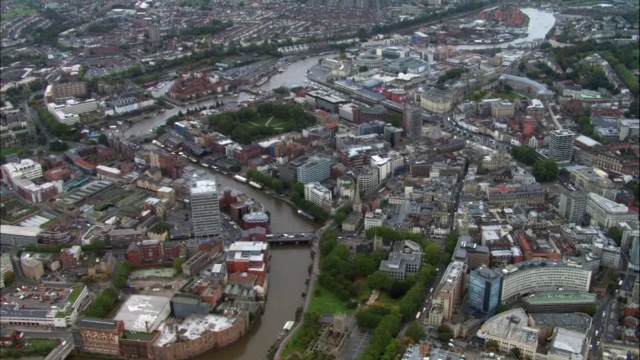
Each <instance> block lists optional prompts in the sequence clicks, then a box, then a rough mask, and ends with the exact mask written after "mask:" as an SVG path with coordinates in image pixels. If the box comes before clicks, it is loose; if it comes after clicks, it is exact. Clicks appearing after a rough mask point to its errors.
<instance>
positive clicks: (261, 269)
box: [226, 241, 270, 285]
mask: <svg viewBox="0 0 640 360" xmlns="http://www.w3.org/2000/svg"><path fill="white" fill-rule="evenodd" d="M269 256H270V255H269V244H268V243H266V242H257V241H236V242H234V243H233V244H231V245H230V246H229V248H228V249H227V252H226V265H227V272H228V273H229V274H233V273H248V274H254V275H256V276H257V277H258V279H257V280H258V284H259V285H263V284H264V281H265V279H266V275H267V268H268V267H269Z"/></svg>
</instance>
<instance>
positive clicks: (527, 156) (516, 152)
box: [511, 146, 538, 165]
mask: <svg viewBox="0 0 640 360" xmlns="http://www.w3.org/2000/svg"><path fill="white" fill-rule="evenodd" d="M511 155H513V158H514V159H516V160H517V161H520V162H521V163H523V164H525V165H533V164H535V162H536V159H537V157H538V155H537V154H536V149H534V148H530V147H522V146H514V147H513V148H512V149H511Z"/></svg>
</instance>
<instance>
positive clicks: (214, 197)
mask: <svg viewBox="0 0 640 360" xmlns="http://www.w3.org/2000/svg"><path fill="white" fill-rule="evenodd" d="M189 191H190V194H191V198H190V202H191V225H192V227H193V236H194V237H196V238H202V237H215V236H218V235H220V233H221V232H222V223H221V221H220V206H219V200H218V184H217V183H216V181H215V179H211V180H197V181H194V182H193V183H192V184H191V187H190V188H189Z"/></svg>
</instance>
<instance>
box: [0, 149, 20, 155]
mask: <svg viewBox="0 0 640 360" xmlns="http://www.w3.org/2000/svg"><path fill="white" fill-rule="evenodd" d="M21 150H22V149H21V148H13V149H2V150H0V156H9V155H14V154H17V153H19V152H20V151H21Z"/></svg>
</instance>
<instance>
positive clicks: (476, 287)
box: [467, 266, 502, 313]
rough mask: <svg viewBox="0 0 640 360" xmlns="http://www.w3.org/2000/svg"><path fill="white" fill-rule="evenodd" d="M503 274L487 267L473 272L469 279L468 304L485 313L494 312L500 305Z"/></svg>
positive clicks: (481, 267)
mask: <svg viewBox="0 0 640 360" xmlns="http://www.w3.org/2000/svg"><path fill="white" fill-rule="evenodd" d="M501 286H502V274H501V273H500V272H498V271H496V270H493V269H490V268H488V267H486V266H480V267H479V268H477V269H475V270H473V271H472V272H471V275H470V277H469V290H468V294H469V296H468V299H469V300H468V302H467V304H468V305H469V306H470V307H472V308H474V309H476V310H479V311H482V312H484V313H490V312H493V311H494V310H496V309H497V308H498V305H500V292H501Z"/></svg>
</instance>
